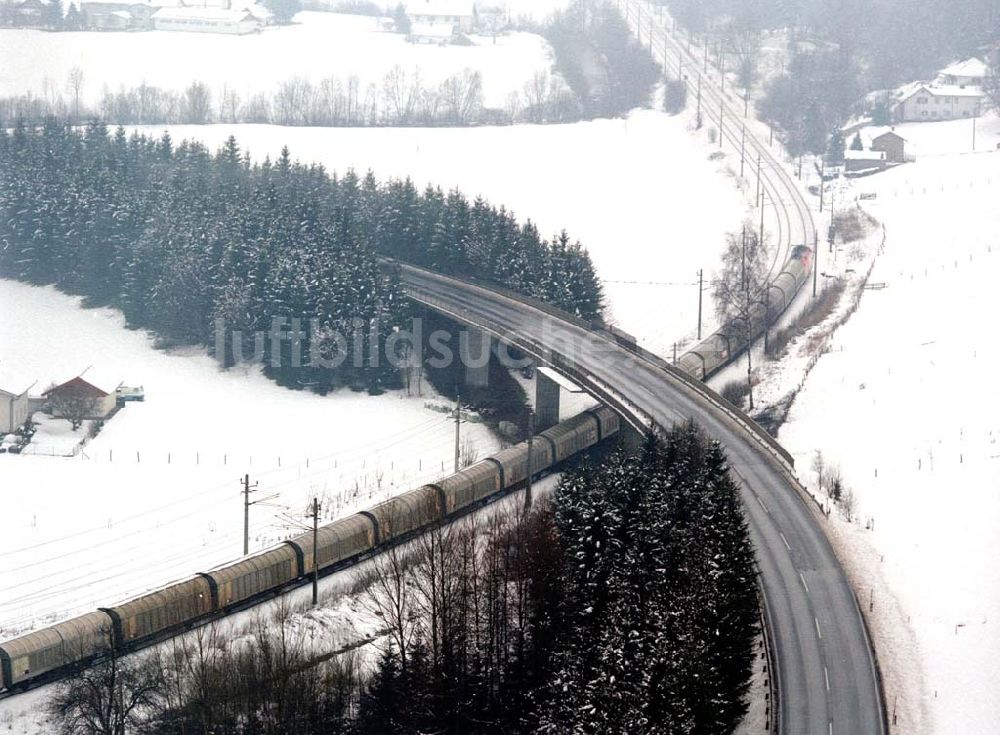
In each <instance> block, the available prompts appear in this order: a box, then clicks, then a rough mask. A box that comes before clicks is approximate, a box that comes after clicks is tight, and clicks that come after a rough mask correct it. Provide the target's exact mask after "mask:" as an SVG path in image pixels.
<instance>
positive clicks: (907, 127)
mask: <svg viewBox="0 0 1000 735" xmlns="http://www.w3.org/2000/svg"><path fill="white" fill-rule="evenodd" d="M892 129H893V130H894V131H895V132H896V133H898V134H899V135H901V136H903V138H905V139H906V153H907V155H911V154H912V155H914V156H916V157H917V161H918V162H919V161H920V159H921V158H923V157H925V156H954V155H957V154H966V153H974V152H975V153H985V152H988V151H996V150H1000V148H998V147H1000V114H998V113H997V112H995V111H994V112H988V113H986V114H985V115H983V116H982V117H980V118H976V119H975V120H973V119H966V120H948V121H947V122H934V123H919V122H916V123H904V124H902V125H896V126H894V127H893V128H892ZM876 130H877V131H879V132H881V131H883V130H888V128H885V127H883V128H865V129H863V130H862V131H861V134H862V136H865V135H866V134H870V133H871V131H876ZM973 133H975V134H974V135H973ZM848 142H850V141H848ZM973 144H974V145H975V147H974V148H973Z"/></svg>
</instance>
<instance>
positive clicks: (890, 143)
mask: <svg viewBox="0 0 1000 735" xmlns="http://www.w3.org/2000/svg"><path fill="white" fill-rule="evenodd" d="M871 149H872V150H873V151H877V152H880V153H884V154H885V162H886V163H903V162H904V161H906V138H904V137H903V136H902V135H900V134H899V133H897V132H896V131H895V130H888V131H886V132H884V133H881V134H878V135H875V136H874V137H872V143H871Z"/></svg>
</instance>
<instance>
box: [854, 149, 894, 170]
mask: <svg viewBox="0 0 1000 735" xmlns="http://www.w3.org/2000/svg"><path fill="white" fill-rule="evenodd" d="M884 168H885V153H882V152H881V151H844V171H845V172H847V173H851V172H854V171H881V170H882V169H884Z"/></svg>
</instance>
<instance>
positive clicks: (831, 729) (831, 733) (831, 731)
mask: <svg viewBox="0 0 1000 735" xmlns="http://www.w3.org/2000/svg"><path fill="white" fill-rule="evenodd" d="M830 735H833V721H832V720H831V722H830Z"/></svg>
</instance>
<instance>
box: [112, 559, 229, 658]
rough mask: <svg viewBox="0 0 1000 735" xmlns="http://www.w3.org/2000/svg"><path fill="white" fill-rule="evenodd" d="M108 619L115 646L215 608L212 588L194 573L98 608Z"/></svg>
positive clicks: (189, 620) (170, 626)
mask: <svg viewBox="0 0 1000 735" xmlns="http://www.w3.org/2000/svg"><path fill="white" fill-rule="evenodd" d="M100 610H101V611H102V612H104V613H107V615H108V616H109V617H110V618H111V621H112V628H113V630H114V635H115V645H116V646H120V645H123V644H125V643H128V642H129V641H133V640H136V639H139V638H146V637H147V636H152V635H156V634H157V633H159V632H161V631H163V630H167V629H168V628H173V627H176V626H180V625H184V624H186V623H189V622H191V621H192V620H194V619H196V618H199V617H201V616H202V615H207V614H209V613H211V612H213V611H214V610H215V606H214V603H213V595H212V587H211V586H210V585H209V583H208V580H206V579H205V578H203V577H201V576H198V577H192V578H191V579H187V580H185V581H183V582H177V583H176V584H172V585H170V586H169V587H165V588H164V589H162V590H158V591H156V592H150V593H149V594H147V595H143V596H142V597H137V598H135V599H134V600H130V601H129V602H125V603H123V604H121V605H117V606H116V607H108V608H104V607H102V608H100Z"/></svg>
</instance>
